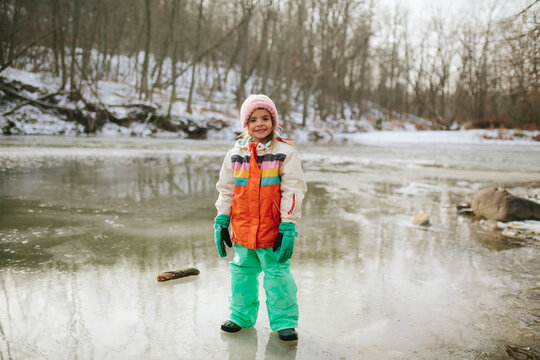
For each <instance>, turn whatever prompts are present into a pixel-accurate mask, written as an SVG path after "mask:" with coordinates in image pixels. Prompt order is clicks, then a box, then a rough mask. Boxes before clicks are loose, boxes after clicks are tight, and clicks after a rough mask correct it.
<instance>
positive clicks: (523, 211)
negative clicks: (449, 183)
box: [471, 187, 540, 222]
mask: <svg viewBox="0 0 540 360" xmlns="http://www.w3.org/2000/svg"><path fill="white" fill-rule="evenodd" d="M471 206H472V211H473V212H474V215H476V216H477V217H479V218H481V219H488V220H494V221H503V222H508V221H522V220H540V204H539V203H537V202H534V201H531V200H528V199H524V198H520V197H517V196H514V195H512V194H510V193H509V192H508V191H506V190H499V189H497V188H495V187H490V188H487V189H483V190H480V191H479V192H478V193H477V194H476V195H475V196H474V199H473V201H472V205H471Z"/></svg>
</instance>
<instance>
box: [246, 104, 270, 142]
mask: <svg viewBox="0 0 540 360" xmlns="http://www.w3.org/2000/svg"><path fill="white" fill-rule="evenodd" d="M247 128H248V132H249V135H251V138H252V139H253V141H256V142H260V143H264V142H265V140H266V139H268V137H269V136H270V134H271V133H272V116H271V115H270V113H269V112H268V110H266V109H257V110H255V111H254V112H253V113H252V114H251V116H250V117H249V119H248V123H247Z"/></svg>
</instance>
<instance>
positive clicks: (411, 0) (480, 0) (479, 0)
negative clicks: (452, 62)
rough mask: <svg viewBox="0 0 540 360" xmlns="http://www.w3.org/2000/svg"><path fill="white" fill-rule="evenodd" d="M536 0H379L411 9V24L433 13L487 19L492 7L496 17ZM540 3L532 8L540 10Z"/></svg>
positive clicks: (387, 5) (381, 3)
mask: <svg viewBox="0 0 540 360" xmlns="http://www.w3.org/2000/svg"><path fill="white" fill-rule="evenodd" d="M534 2H535V0H379V1H377V2H376V3H377V5H376V6H378V7H380V8H381V9H383V10H384V8H386V9H387V10H389V9H392V8H394V7H395V5H396V3H398V4H399V5H400V6H401V7H403V8H407V9H409V12H410V20H411V22H410V24H411V25H414V24H415V23H416V22H421V21H427V20H429V19H430V18H431V16H432V14H433V13H436V14H444V15H445V16H448V17H451V18H456V17H457V18H463V17H475V18H476V17H477V18H478V19H487V17H488V14H489V13H490V10H491V9H494V15H495V18H501V17H505V16H509V15H513V14H516V13H518V12H519V11H521V10H522V9H524V8H526V7H527V6H528V5H530V4H532V3H534ZM539 9H540V3H537V4H536V5H535V6H534V7H533V8H532V9H531V10H536V11H539Z"/></svg>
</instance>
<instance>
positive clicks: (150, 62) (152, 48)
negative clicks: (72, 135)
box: [0, 0, 540, 129]
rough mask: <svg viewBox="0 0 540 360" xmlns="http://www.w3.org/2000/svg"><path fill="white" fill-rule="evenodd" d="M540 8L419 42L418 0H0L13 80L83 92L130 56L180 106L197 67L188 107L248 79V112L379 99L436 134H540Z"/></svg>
mask: <svg viewBox="0 0 540 360" xmlns="http://www.w3.org/2000/svg"><path fill="white" fill-rule="evenodd" d="M538 5H539V4H538V0H536V1H535V0H531V2H530V4H529V5H528V6H525V7H524V8H523V9H522V10H521V11H518V12H516V13H513V14H507V15H505V16H500V15H495V14H496V11H495V9H496V5H493V8H492V12H490V13H489V14H487V15H486V17H485V19H483V20H479V19H478V18H476V19H475V17H473V16H470V14H463V17H461V18H460V19H451V18H448V17H447V16H446V14H442V13H433V14H432V15H431V19H430V20H429V21H427V22H426V23H425V24H414V25H415V26H416V27H418V26H420V27H421V29H420V36H418V35H415V36H413V35H411V33H412V31H411V28H412V24H410V23H409V17H408V16H407V14H408V9H407V8H406V7H405V6H402V5H399V3H396V5H395V6H394V8H393V9H392V11H391V12H382V11H380V9H379V8H378V7H377V3H376V2H375V1H374V0H366V1H353V0H321V1H315V0H283V1H278V0H235V1H225V0H87V1H82V0H71V1H66V0H45V1H43V0H42V1H38V0H0V76H1V71H3V70H5V69H6V68H8V67H10V66H11V67H18V66H23V65H25V66H28V62H29V61H30V63H31V67H32V70H33V71H50V72H52V73H54V74H55V75H57V76H59V77H60V78H61V79H62V81H61V89H59V90H67V91H72V92H75V91H77V90H78V89H80V88H81V87H83V86H87V85H88V84H95V83H96V82H97V81H98V80H103V79H109V80H113V81H121V80H122V76H123V74H122V73H121V72H120V69H119V64H120V60H119V58H120V57H122V58H126V57H127V58H128V59H129V64H130V69H131V71H132V73H133V74H136V77H135V78H136V82H135V83H134V84H133V86H135V88H136V89H137V92H138V94H139V98H140V99H141V100H152V96H153V93H154V92H155V91H156V90H157V89H166V90H167V91H168V92H169V94H170V101H169V109H170V105H171V104H172V103H173V102H174V101H175V100H177V97H178V93H177V86H178V84H177V81H176V80H177V79H178V78H179V77H180V76H182V75H183V74H184V73H187V72H189V73H190V74H191V77H190V78H191V80H190V83H189V84H183V85H184V86H185V87H187V88H188V89H189V91H188V96H187V97H186V98H185V99H183V101H185V102H186V112H187V113H191V104H192V103H193V98H194V97H195V96H200V94H204V96H206V98H207V99H208V100H209V101H211V99H212V95H213V93H214V92H215V91H222V90H223V87H224V86H225V85H224V84H226V83H227V81H230V79H229V77H235V80H234V81H235V99H236V105H237V106H239V105H240V104H241V102H242V100H243V99H244V98H245V96H246V94H249V93H255V92H257V93H259V92H262V93H266V94H268V95H269V96H270V97H272V98H273V99H275V101H276V103H277V105H278V108H279V109H280V113H281V116H282V118H284V119H285V121H287V118H288V115H289V110H290V106H291V104H292V103H293V102H294V103H298V104H301V107H302V109H303V115H302V121H301V125H304V126H305V124H306V119H307V117H308V109H312V112H313V110H314V114H315V116H316V117H317V118H318V119H320V120H321V121H332V119H336V118H345V117H346V116H347V115H346V114H345V113H346V109H353V113H354V114H356V116H357V117H359V116H360V115H361V114H363V113H365V112H366V111H367V110H369V109H368V107H370V106H371V105H370V104H377V106H379V107H381V108H382V109H385V110H387V112H386V113H387V114H390V113H392V112H398V113H408V114H413V115H416V116H419V117H423V118H425V119H429V120H431V121H432V123H433V124H434V128H445V129H449V128H452V127H455V126H456V125H460V126H465V127H510V128H522V129H539V128H540V115H539V114H540V93H539V87H538V80H539V78H538V76H539V61H540V60H539V58H540V55H539V54H540V42H539V41H538V40H539V35H540V24H539V22H538V14H539V9H538ZM171 64H175V66H171ZM201 68H204V69H205V71H204V77H202V78H201V77H200V76H197V73H198V71H200V69H201ZM169 111H170V110H169Z"/></svg>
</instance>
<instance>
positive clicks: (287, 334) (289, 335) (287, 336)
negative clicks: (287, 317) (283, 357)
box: [278, 328, 298, 341]
mask: <svg viewBox="0 0 540 360" xmlns="http://www.w3.org/2000/svg"><path fill="white" fill-rule="evenodd" d="M278 335H279V338H280V339H281V340H283V341H292V340H298V333H297V332H296V330H294V329H292V328H291V329H281V330H278Z"/></svg>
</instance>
